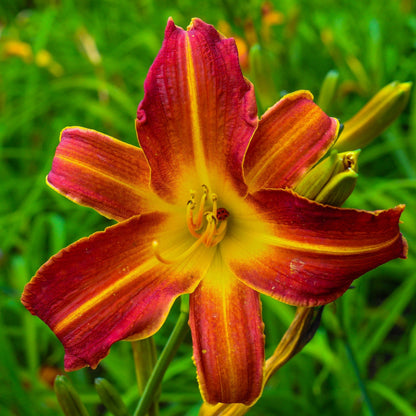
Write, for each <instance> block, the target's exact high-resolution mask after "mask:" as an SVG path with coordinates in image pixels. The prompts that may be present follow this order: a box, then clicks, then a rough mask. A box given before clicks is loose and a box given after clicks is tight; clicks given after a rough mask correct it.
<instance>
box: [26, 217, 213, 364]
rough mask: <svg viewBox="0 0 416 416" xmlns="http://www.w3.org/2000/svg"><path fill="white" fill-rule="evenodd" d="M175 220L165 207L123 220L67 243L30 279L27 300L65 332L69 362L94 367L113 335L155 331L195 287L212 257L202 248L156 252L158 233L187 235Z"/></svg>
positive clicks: (175, 237) (169, 236)
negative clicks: (165, 260)
mask: <svg viewBox="0 0 416 416" xmlns="http://www.w3.org/2000/svg"><path fill="white" fill-rule="evenodd" d="M174 225H175V224H174V222H172V219H171V218H169V217H168V216H167V215H162V214H158V213H152V214H145V215H142V216H140V217H139V216H136V217H133V218H131V219H130V220H127V221H124V222H121V223H119V224H116V225H114V226H112V227H109V228H107V229H106V230H105V231H103V232H99V233H96V234H94V235H92V236H91V237H89V238H84V239H81V240H79V241H78V242H76V243H74V244H72V245H71V246H69V247H67V248H66V249H64V250H62V251H61V252H60V253H58V254H57V255H55V256H54V257H52V258H51V259H50V260H49V261H48V262H47V263H46V264H44V265H43V266H42V267H41V268H40V269H39V271H38V273H37V274H36V276H35V277H34V278H33V279H32V281H31V282H30V283H29V284H28V285H27V286H26V288H25V291H24V293H23V296H22V302H23V304H24V305H25V306H26V308H28V309H29V310H30V312H31V313H32V314H34V315H37V316H39V317H40V318H41V319H42V320H43V321H45V322H46V323H47V324H48V325H49V327H50V328H51V329H52V330H53V331H54V332H55V334H56V335H57V336H58V337H59V339H60V340H61V342H62V344H63V345H64V347H65V351H66V357H65V368H66V369H67V370H76V369H78V368H80V367H84V366H86V365H90V366H91V367H93V368H95V367H96V366H97V364H98V362H99V361H100V360H101V359H102V358H104V357H105V356H106V355H107V353H108V351H109V348H110V346H111V345H112V344H113V343H114V342H116V341H119V340H121V339H126V338H131V337H133V338H134V339H139V338H146V337H148V336H150V335H152V334H153V333H154V332H156V331H157V330H158V329H159V328H160V326H161V325H162V324H163V322H164V321H165V319H166V316H167V314H168V312H169V309H170V307H171V305H172V303H173V301H174V300H175V298H176V297H177V296H178V295H180V294H182V293H189V292H191V291H192V290H194V288H195V287H196V285H197V284H198V281H199V279H200V277H201V275H202V274H203V273H204V271H205V270H204V267H205V268H207V267H208V265H207V264H208V263H209V259H206V258H205V257H204V256H205V254H204V252H203V249H201V251H200V253H199V254H201V255H200V256H198V255H197V254H198V253H196V255H195V256H194V257H192V258H191V257H190V258H189V259H188V260H189V261H187V262H183V263H181V264H177V265H175V264H174V265H165V264H162V263H160V262H159V261H158V260H157V259H156V257H155V256H154V254H153V249H152V242H153V240H154V239H155V238H156V239H158V240H159V241H161V243H162V242H163V241H167V242H170V240H169V239H173V241H177V243H178V244H177V245H178V247H179V248H180V249H182V248H183V247H182V245H183V244H185V243H187V240H183V239H182V238H181V237H180V234H179V237H178V232H177V230H175V226H174ZM206 250H208V249H206ZM192 259H194V260H192ZM205 260H207V264H205V263H204V261H205ZM204 264H205V266H204Z"/></svg>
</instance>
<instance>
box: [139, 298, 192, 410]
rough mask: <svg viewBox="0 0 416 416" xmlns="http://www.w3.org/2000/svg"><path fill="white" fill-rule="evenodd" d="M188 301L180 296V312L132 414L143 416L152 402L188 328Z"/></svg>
mask: <svg viewBox="0 0 416 416" xmlns="http://www.w3.org/2000/svg"><path fill="white" fill-rule="evenodd" d="M188 302H189V300H188V296H182V297H181V312H180V315H179V318H178V320H177V322H176V325H175V328H174V329H173V331H172V333H171V335H170V337H169V339H168V342H167V343H166V345H165V348H164V349H163V351H162V353H161V354H160V357H159V359H158V361H157V363H156V365H155V368H154V369H153V372H152V375H151V376H150V378H149V381H148V382H147V384H146V387H145V389H144V392H143V395H142V397H141V399H140V401H139V404H138V405H137V408H136V410H135V412H134V414H133V416H144V415H145V414H146V413H147V412H148V410H149V408H150V406H151V404H152V403H153V398H154V396H155V394H156V393H157V390H158V389H159V387H160V384H161V382H162V379H163V376H164V374H165V372H166V370H167V368H168V366H169V364H170V362H171V361H172V359H173V357H174V356H175V354H176V351H177V350H178V348H179V346H180V344H181V343H182V341H183V339H184V337H185V335H186V332H187V330H188V313H189V303H188Z"/></svg>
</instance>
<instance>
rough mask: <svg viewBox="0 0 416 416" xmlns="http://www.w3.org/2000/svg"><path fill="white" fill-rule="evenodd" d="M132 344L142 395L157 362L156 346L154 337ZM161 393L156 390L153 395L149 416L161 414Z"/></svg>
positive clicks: (138, 385) (138, 383) (138, 384)
mask: <svg viewBox="0 0 416 416" xmlns="http://www.w3.org/2000/svg"><path fill="white" fill-rule="evenodd" d="M131 346H132V348H133V357H134V366H135V369H136V379H137V387H138V389H139V393H140V395H142V394H143V392H144V390H145V387H146V383H147V382H148V380H149V379H150V376H151V374H152V371H153V369H154V367H155V364H156V360H157V357H156V346H155V342H154V340H153V337H149V338H145V339H141V340H139V341H134V342H132V343H131ZM159 394H160V391H158V392H156V394H155V396H154V397H153V402H152V404H151V406H150V408H149V412H148V416H159V404H158V401H157V397H158V396H159Z"/></svg>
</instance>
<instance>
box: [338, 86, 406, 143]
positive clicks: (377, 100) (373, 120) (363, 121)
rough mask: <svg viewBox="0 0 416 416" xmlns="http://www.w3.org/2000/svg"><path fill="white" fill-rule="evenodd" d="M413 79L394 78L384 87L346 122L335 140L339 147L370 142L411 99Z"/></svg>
mask: <svg viewBox="0 0 416 416" xmlns="http://www.w3.org/2000/svg"><path fill="white" fill-rule="evenodd" d="M411 87H412V83H411V82H403V83H400V82H398V81H394V82H392V83H390V84H389V85H387V86H385V87H384V88H382V89H381V90H380V91H379V92H378V93H377V94H376V95H375V96H374V97H373V98H372V99H371V100H370V101H369V102H368V103H367V104H366V105H365V106H364V107H363V108H362V109H361V110H360V111H359V112H358V113H357V114H356V115H355V116H354V117H352V118H351V119H350V120H348V121H346V122H345V123H344V131H343V132H342V134H341V135H340V137H339V139H338V141H337V142H336V143H335V148H336V149H337V150H338V151H345V150H351V149H358V148H363V147H364V146H367V145H368V144H369V143H370V142H371V141H372V140H373V139H374V138H376V137H377V136H379V135H380V134H381V133H382V132H383V131H384V130H385V129H386V128H387V127H388V126H389V125H390V124H391V123H392V122H393V121H394V120H395V119H396V118H397V117H398V116H399V115H400V113H401V112H402V111H403V110H404V108H405V107H406V105H407V102H408V101H409V97H410V89H411Z"/></svg>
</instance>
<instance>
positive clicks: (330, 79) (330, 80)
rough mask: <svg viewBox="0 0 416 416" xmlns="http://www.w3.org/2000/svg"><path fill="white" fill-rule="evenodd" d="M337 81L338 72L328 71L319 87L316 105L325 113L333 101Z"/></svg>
mask: <svg viewBox="0 0 416 416" xmlns="http://www.w3.org/2000/svg"><path fill="white" fill-rule="evenodd" d="M338 79H339V72H338V71H329V72H328V73H327V74H326V77H325V79H324V82H323V83H322V85H321V90H320V91H319V97H318V101H317V104H318V106H319V107H321V109H322V111H325V112H326V113H328V112H329V109H330V108H331V104H332V102H333V101H334V97H335V93H336V91H337V85H338Z"/></svg>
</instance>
